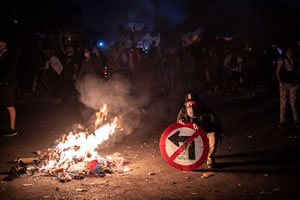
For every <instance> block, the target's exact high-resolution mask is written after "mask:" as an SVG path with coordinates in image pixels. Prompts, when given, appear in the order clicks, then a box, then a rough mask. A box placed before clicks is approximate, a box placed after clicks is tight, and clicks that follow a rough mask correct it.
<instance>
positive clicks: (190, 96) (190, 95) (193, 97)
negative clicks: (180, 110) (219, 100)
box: [185, 92, 198, 102]
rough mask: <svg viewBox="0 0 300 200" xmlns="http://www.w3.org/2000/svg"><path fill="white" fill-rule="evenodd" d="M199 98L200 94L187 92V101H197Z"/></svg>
mask: <svg viewBox="0 0 300 200" xmlns="http://www.w3.org/2000/svg"><path fill="white" fill-rule="evenodd" d="M197 100H198V96H197V94H196V93H194V92H187V93H186V95H185V102H188V101H197Z"/></svg>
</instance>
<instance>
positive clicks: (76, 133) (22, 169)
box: [4, 104, 131, 182]
mask: <svg viewBox="0 0 300 200" xmlns="http://www.w3.org/2000/svg"><path fill="white" fill-rule="evenodd" d="M117 128H118V117H114V118H113V119H108V109H107V105H105V104H104V105H103V106H102V107H101V108H100V110H99V112H97V113H96V120H95V123H94V131H92V132H89V130H88V129H85V127H84V126H82V125H76V126H74V127H72V130H71V131H70V132H69V133H68V134H65V135H63V136H62V137H61V138H60V139H58V140H57V141H56V145H55V146H54V148H50V149H47V150H44V151H42V152H41V151H37V152H35V154H36V155H35V157H32V158H21V159H17V160H15V163H16V166H14V167H12V168H11V169H10V171H9V173H8V176H7V177H5V178H4V180H6V181H9V180H12V179H14V178H16V177H18V176H19V175H21V174H25V173H26V174H28V175H32V176H33V175H46V176H56V177H57V178H58V180H59V181H61V182H66V181H70V180H72V179H83V178H84V177H85V176H88V175H93V176H100V177H103V176H105V174H107V173H113V172H116V173H128V172H129V171H131V169H130V168H128V167H126V166H125V167H124V166H123V165H124V163H125V161H124V158H123V157H121V156H120V154H119V153H114V154H112V155H109V156H105V157H101V156H100V155H99V154H98V152H97V148H98V146H99V145H100V144H101V143H103V142H104V141H106V140H108V139H109V138H110V136H111V135H112V134H114V133H115V132H116V129H117Z"/></svg>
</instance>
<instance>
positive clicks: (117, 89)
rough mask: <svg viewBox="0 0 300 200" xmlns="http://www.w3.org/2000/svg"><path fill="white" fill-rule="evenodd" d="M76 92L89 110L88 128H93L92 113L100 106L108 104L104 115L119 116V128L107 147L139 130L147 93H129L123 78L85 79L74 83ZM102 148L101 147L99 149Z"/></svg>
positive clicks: (129, 89) (116, 76)
mask: <svg viewBox="0 0 300 200" xmlns="http://www.w3.org/2000/svg"><path fill="white" fill-rule="evenodd" d="M134 88H136V87H134ZM76 89H77V90H78V92H79V94H80V102H81V103H83V104H84V105H85V106H87V107H88V108H90V109H92V112H93V113H91V115H92V116H89V117H91V119H90V121H89V122H90V125H93V122H94V120H95V113H96V111H97V110H98V109H99V108H100V107H101V106H102V105H103V104H107V105H108V110H109V115H108V116H112V117H114V116H117V117H119V119H120V127H121V129H120V130H118V131H117V133H116V134H114V135H113V137H112V138H110V140H109V141H108V142H109V144H110V145H111V143H114V142H117V141H120V140H121V139H122V138H123V137H124V136H126V135H129V134H131V133H133V132H134V131H135V130H136V129H137V128H138V127H139V125H140V123H141V120H142V118H143V116H144V114H145V112H144V108H145V107H146V106H147V105H148V104H149V98H148V97H149V94H148V92H147V91H146V90H144V91H143V92H138V93H135V94H133V87H132V84H131V83H130V82H129V81H128V80H127V79H125V78H124V77H123V76H118V75H114V76H113V78H112V79H109V80H103V79H99V78H97V77H95V76H85V77H83V79H81V80H79V81H78V82H77V83H76ZM103 146H105V145H102V144H101V148H103Z"/></svg>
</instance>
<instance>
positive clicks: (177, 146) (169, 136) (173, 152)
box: [160, 123, 209, 171]
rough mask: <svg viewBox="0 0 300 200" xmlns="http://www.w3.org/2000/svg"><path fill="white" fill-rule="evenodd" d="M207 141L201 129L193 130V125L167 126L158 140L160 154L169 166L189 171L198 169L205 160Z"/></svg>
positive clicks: (178, 124) (176, 124)
mask: <svg viewBox="0 0 300 200" xmlns="http://www.w3.org/2000/svg"><path fill="white" fill-rule="evenodd" d="M208 149H209V147H208V139H207V136H206V134H205V132H204V131H203V130H202V129H198V130H197V131H196V130H195V129H193V124H191V123H187V124H184V125H183V124H180V123H175V124H172V125H171V126H169V127H168V128H167V129H166V130H165V131H164V132H163V134H162V136H161V138H160V152H161V154H162V156H163V158H164V159H165V160H166V161H167V163H169V164H170V165H171V166H173V167H175V168H176V169H179V170H185V171H190V170H194V169H197V168H198V167H200V166H201V165H202V164H203V163H204V161H205V160H206V159H207V155H208Z"/></svg>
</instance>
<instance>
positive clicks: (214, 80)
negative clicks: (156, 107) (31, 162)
mask: <svg viewBox="0 0 300 200" xmlns="http://www.w3.org/2000/svg"><path fill="white" fill-rule="evenodd" d="M59 44H60V45H59V49H47V50H45V49H44V50H42V48H39V50H40V53H37V54H36V55H39V56H38V57H37V59H39V60H41V61H40V62H37V63H38V69H37V70H36V69H35V70H36V71H38V73H37V74H35V75H34V76H35V77H39V78H41V79H43V82H42V83H41V82H39V83H37V82H35V84H40V87H39V88H38V89H40V90H46V93H47V95H49V96H50V97H52V98H50V99H51V102H52V103H62V102H69V101H70V100H76V99H77V92H76V89H75V84H76V82H77V81H79V80H84V79H85V78H86V77H89V76H90V75H93V76H95V77H98V78H102V79H110V78H114V75H115V74H121V75H123V76H124V77H126V78H127V79H128V80H129V81H131V82H132V83H133V84H132V85H136V83H138V81H139V80H141V77H142V81H148V82H149V83H150V84H153V88H154V89H158V88H159V89H162V90H163V91H165V92H167V93H169V94H172V93H173V92H175V91H178V87H181V88H184V90H186V91H187V90H197V91H199V90H203V91H205V92H207V93H208V94H213V93H216V92H218V91H220V92H222V93H224V94H229V95H236V96H239V95H244V94H246V95H247V96H248V97H255V96H256V95H257V83H258V80H266V81H268V82H269V83H270V84H269V85H270V86H271V87H270V91H273V90H274V88H276V87H277V89H276V90H277V91H279V88H280V102H281V108H280V111H281V115H280V116H281V117H280V125H281V126H283V124H284V121H285V110H286V104H287V99H289V102H290V104H291V107H292V110H293V115H294V120H295V122H296V123H297V124H298V117H297V116H298V113H297V109H296V106H295V104H296V93H297V88H298V87H296V86H298V82H297V81H294V82H293V84H294V85H296V86H294V85H289V86H287V84H283V83H288V84H291V83H290V82H289V81H286V80H285V79H281V78H280V73H279V72H280V70H281V69H282V68H285V67H286V68H287V71H292V72H290V73H294V71H295V70H296V71H297V69H298V68H299V66H300V43H298V44H297V45H295V46H296V48H294V49H293V48H290V49H289V51H286V50H287V49H288V48H279V47H278V48H274V49H273V50H272V53H270V50H269V51H267V50H265V51H259V50H258V49H255V48H253V47H249V45H247V46H245V45H232V44H231V43H228V42H225V40H224V41H222V42H219V41H218V43H217V42H215V44H210V45H203V44H201V43H198V44H194V45H190V46H176V45H172V44H170V45H164V46H160V45H159V44H158V43H156V41H153V42H152V44H150V46H149V48H138V46H137V44H136V43H134V42H132V45H131V46H130V47H128V46H126V47H125V45H124V44H123V43H121V42H115V43H114V44H113V45H112V46H110V47H106V48H103V47H99V46H98V45H97V43H93V45H86V46H83V47H80V48H79V47H78V46H76V45H74V44H72V43H70V44H67V45H64V44H63V43H62V42H60V43H59ZM216 44H217V45H216ZM1 48H2V49H5V50H1V51H2V52H1V62H2V61H3V62H5V63H6V64H3V65H8V64H7V63H8V61H7V60H6V61H4V60H5V59H4V58H5V57H7V56H3V55H6V54H9V55H12V54H14V55H15V57H14V58H13V61H14V62H11V64H9V65H14V66H15V67H13V68H10V69H13V70H8V73H9V74H10V75H12V74H14V75H13V76H15V80H16V81H10V83H9V85H10V86H11V87H10V89H9V90H10V91H11V90H14V88H16V89H17V91H18V94H19V95H18V97H19V98H21V99H22V98H24V96H25V95H24V94H25V93H26V87H25V86H26V84H24V83H26V82H29V85H30V86H32V83H31V82H32V81H33V79H31V78H32V77H31V76H30V75H29V74H30V73H28V71H30V70H28V69H27V70H26V73H25V72H24V66H28V64H26V62H27V63H28V59H27V60H26V59H24V58H26V57H28V56H27V54H26V53H27V52H26V51H24V49H22V48H12V46H11V47H10V48H7V46H6V43H5V41H2V43H1ZM7 49H8V52H9V53H5V52H6V50H7ZM292 49H293V50H294V52H295V53H294V54H292V51H293V50H292ZM274 52H275V53H274ZM293 60H294V61H293ZM29 63H32V62H29ZM1 65H2V64H1ZM279 65H280V67H277V66H279ZM282 66H284V67H282ZM276 68H277V69H276ZM31 70H32V71H34V69H31ZM4 71H5V70H4ZM4 71H3V73H4ZM5 73H6V72H5ZM295 74H296V73H294V75H295ZM10 75H9V76H10ZM26 75H28V77H26ZM294 75H288V76H287V79H295V80H298V74H297V76H294ZM6 76H8V75H6ZM282 76H284V75H282ZM145 77H146V80H145ZM39 78H38V79H39ZM12 79H13V78H12ZM35 80H37V79H35ZM0 83H1V84H2V85H3V84H8V82H7V81H5V80H1V81H0ZM274 83H275V84H274ZM278 83H279V84H278ZM35 87H36V85H35ZM155 87H156V88H155ZM287 88H288V89H287ZM29 89H30V90H31V91H30V92H33V91H32V90H33V87H29ZM1 90H3V87H2V89H1ZM2 92H3V91H2ZM4 93H5V94H7V91H5V92H4ZM288 95H289V98H287V97H288ZM2 96H3V95H2ZM10 96H12V95H10ZM284 97H285V98H284ZM1 101H3V100H2V99H1ZM3 102H5V103H2V104H3V105H5V106H7V107H8V110H9V113H10V116H11V119H12V120H11V121H12V125H11V130H12V131H11V132H14V118H15V117H13V116H15V114H14V113H15V111H14V108H12V107H13V105H14V100H9V99H8V96H7V95H6V97H5V98H4V101H3Z"/></svg>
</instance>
